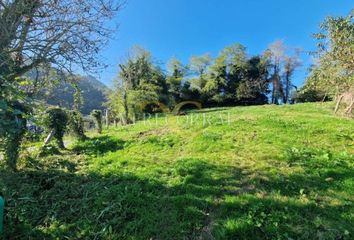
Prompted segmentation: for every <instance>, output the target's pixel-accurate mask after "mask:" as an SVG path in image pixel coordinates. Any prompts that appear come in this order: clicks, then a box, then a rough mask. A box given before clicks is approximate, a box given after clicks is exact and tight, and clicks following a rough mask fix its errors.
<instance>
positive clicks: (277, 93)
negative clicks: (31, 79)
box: [267, 40, 285, 104]
mask: <svg viewBox="0 0 354 240" xmlns="http://www.w3.org/2000/svg"><path fill="white" fill-rule="evenodd" d="M267 54H268V55H269V57H270V60H271V64H272V67H273V74H272V76H271V79H272V85H273V89H272V104H279V99H283V102H284V98H285V95H284V91H283V86H282V84H281V78H280V71H281V64H282V61H283V59H284V57H285V45H284V43H283V41H281V40H277V41H275V42H273V43H272V44H271V45H270V46H269V49H268V53H267Z"/></svg>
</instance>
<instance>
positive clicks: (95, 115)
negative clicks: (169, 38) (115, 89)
mask: <svg viewBox="0 0 354 240" xmlns="http://www.w3.org/2000/svg"><path fill="white" fill-rule="evenodd" d="M91 116H92V117H93V118H94V120H95V124H96V129H97V133H99V134H101V133H102V111H101V110H98V109H95V110H92V112H91Z"/></svg>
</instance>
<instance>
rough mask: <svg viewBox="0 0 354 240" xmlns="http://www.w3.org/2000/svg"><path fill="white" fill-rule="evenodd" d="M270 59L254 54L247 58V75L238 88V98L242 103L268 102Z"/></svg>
mask: <svg viewBox="0 0 354 240" xmlns="http://www.w3.org/2000/svg"><path fill="white" fill-rule="evenodd" d="M268 66H269V60H268V58H267V57H266V56H254V57H251V58H250V59H249V60H247V65H246V66H245V73H244V74H245V75H244V78H243V79H242V80H241V82H240V84H239V86H238V88H237V98H238V100H239V102H240V103H242V104H247V105H250V104H251V105H253V104H266V103H267V102H268V97H267V95H268V93H269V81H268Z"/></svg>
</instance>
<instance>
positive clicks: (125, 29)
mask: <svg viewBox="0 0 354 240" xmlns="http://www.w3.org/2000/svg"><path fill="white" fill-rule="evenodd" d="M353 7H354V2H353V1H352V0H351V1H350V0H307V1H306V0H268V1H265V0H243V1H241V0H127V4H126V6H125V8H124V9H123V10H122V11H121V12H119V14H118V16H117V17H116V18H115V19H114V21H115V22H117V23H118V24H119V25H120V27H119V29H118V31H117V32H116V33H115V34H114V40H112V41H111V42H110V44H109V45H108V46H107V47H106V48H105V49H104V51H103V52H102V55H103V60H104V61H105V63H106V64H108V68H107V69H106V70H105V71H103V72H102V73H101V74H99V76H98V78H99V80H100V81H102V82H103V83H105V84H107V85H111V84H112V80H113V78H114V76H115V75H116V74H117V71H118V68H117V65H118V63H119V62H121V61H123V60H124V59H125V56H126V55H127V52H128V51H129V49H130V48H131V47H132V46H133V45H140V46H142V47H144V48H145V49H147V50H149V51H151V53H152V54H153V57H154V59H156V60H158V61H159V62H161V64H162V65H163V66H165V65H166V64H165V63H166V62H167V61H168V60H169V59H170V58H171V57H172V56H176V57H177V58H179V59H180V60H181V61H182V62H184V63H188V61H189V58H190V57H191V56H192V55H200V54H204V53H210V54H212V56H213V57H215V56H217V54H218V53H219V51H220V50H221V49H222V48H224V47H225V46H227V45H230V44H233V43H237V42H238V43H241V44H243V45H244V46H246V47H247V51H248V53H249V54H251V55H255V54H259V53H261V52H263V51H264V50H265V49H266V48H267V46H268V45H269V44H270V43H271V42H273V41H274V40H277V39H282V40H283V41H284V42H285V43H286V44H287V45H288V46H290V47H301V48H302V49H303V50H304V51H311V50H314V49H315V43H316V42H315V41H314V40H313V39H312V37H311V34H313V33H315V32H318V29H319V24H320V23H321V22H322V20H323V19H324V18H325V17H326V16H328V15H347V14H348V13H349V12H350V9H351V8H353ZM302 59H303V65H302V67H300V68H299V69H298V70H297V72H296V74H295V76H294V80H293V81H294V83H295V84H296V85H301V84H302V83H303V81H304V78H305V76H306V71H307V67H308V65H309V64H310V63H311V58H310V57H309V56H308V55H307V54H303V55H302Z"/></svg>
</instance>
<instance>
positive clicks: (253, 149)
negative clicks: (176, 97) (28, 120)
mask: <svg viewBox="0 0 354 240" xmlns="http://www.w3.org/2000/svg"><path fill="white" fill-rule="evenodd" d="M332 105H333V104H332V103H319V104H317V103H316V104H297V105H286V106H273V105H265V106H252V107H234V108H213V109H203V110H200V111H195V112H191V113H189V114H188V115H187V116H179V117H176V116H171V115H168V116H166V117H159V118H152V119H150V120H149V121H141V122H138V123H136V124H134V125H129V126H125V127H117V128H111V129H108V130H107V129H106V130H105V131H104V133H103V134H102V135H100V136H98V135H96V134H95V133H90V134H89V135H90V140H87V141H85V142H81V143H80V142H78V143H72V144H71V145H70V146H68V148H69V150H67V151H64V152H62V153H61V154H59V155H53V156H48V157H43V158H38V157H36V155H35V152H34V153H33V152H32V153H30V152H28V153H26V154H25V156H23V160H22V163H21V164H22V167H21V169H20V171H19V172H18V173H12V172H8V171H0V179H1V182H0V186H1V188H0V191H1V192H3V194H4V195H5V196H6V197H7V213H6V220H7V221H6V225H5V238H6V237H8V238H11V239H44V238H45V239H353V238H354V224H353V222H354V205H353V202H354V122H353V120H351V119H346V118H341V117H338V116H335V115H333V114H332V107H333V106H332ZM36 146H38V145H36ZM8 238H6V239H8Z"/></svg>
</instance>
